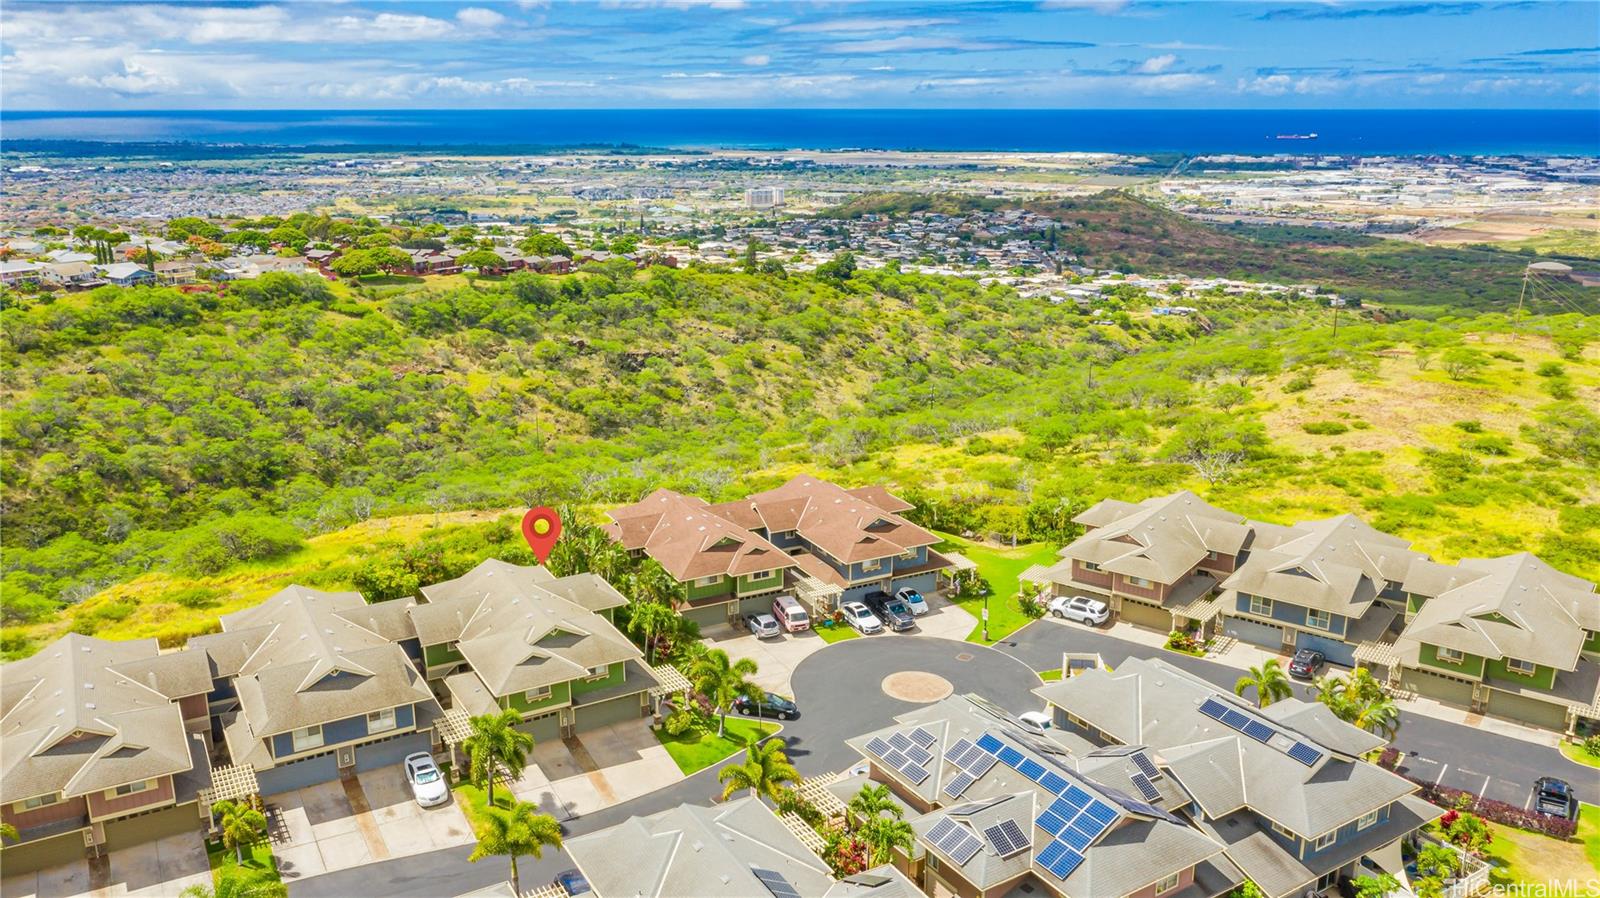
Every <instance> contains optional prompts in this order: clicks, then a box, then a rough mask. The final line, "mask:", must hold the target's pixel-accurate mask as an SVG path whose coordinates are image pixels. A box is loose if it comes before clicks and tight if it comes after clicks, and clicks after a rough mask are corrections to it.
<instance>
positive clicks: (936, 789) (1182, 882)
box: [835, 695, 1243, 898]
mask: <svg viewBox="0 0 1600 898" xmlns="http://www.w3.org/2000/svg"><path fill="white" fill-rule="evenodd" d="M1057 737H1059V738H1057ZM846 744H847V745H849V746H850V747H851V748H853V749H855V750H856V751H857V752H859V753H860V754H861V756H862V757H863V758H864V759H865V760H866V761H867V762H868V765H869V773H868V774H867V776H866V777H857V778H855V779H851V780H846V781H844V782H841V783H839V784H837V789H836V791H835V794H837V795H839V796H840V797H841V799H843V798H846V797H847V794H850V793H853V792H854V791H856V790H858V789H859V788H860V787H861V786H862V785H864V784H866V783H867V782H868V781H869V780H870V781H877V782H880V783H885V784H887V785H888V786H889V788H890V790H891V792H892V794H893V795H894V796H895V797H896V798H897V799H899V801H900V802H901V803H902V804H903V805H904V806H905V813H906V819H907V820H908V821H909V822H910V823H911V826H912V829H913V831H914V832H915V833H916V846H915V847H914V848H913V850H912V852H911V853H910V854H909V855H907V854H905V853H904V852H897V854H898V856H897V858H896V861H895V863H896V865H897V866H900V867H902V869H904V870H905V871H906V872H907V874H908V875H909V877H910V878H911V879H912V880H913V881H915V882H916V883H918V884H919V885H920V887H921V889H922V891H923V892H925V893H926V894H928V895H935V896H960V898H980V896H982V898H998V896H1002V895H1014V894H1030V895H1043V896H1073V898H1080V896H1085V898H1086V896H1094V898H1107V896H1139V898H1153V896H1160V898H1214V896H1219V895H1224V894H1227V893H1228V892H1229V891H1230V890H1232V889H1233V888H1234V887H1235V886H1237V885H1238V884H1239V883H1240V882H1242V881H1243V875H1242V874H1241V873H1240V871H1239V870H1238V868H1237V867H1236V866H1235V865H1234V864H1233V863H1232V862H1231V861H1229V859H1228V858H1227V856H1226V852H1225V849H1224V846H1223V845H1222V844H1221V843H1219V842H1217V841H1216V840H1215V839H1213V838H1212V837H1210V836H1209V835H1208V834H1206V833H1204V832H1202V831H1201V830H1200V829H1198V828H1197V827H1195V826H1194V825H1193V824H1192V823H1191V822H1190V821H1189V820H1188V819H1187V818H1186V817H1185V816H1183V813H1182V809H1183V805H1184V800H1185V798H1186V795H1185V794H1184V793H1182V792H1181V791H1180V790H1176V789H1173V788H1170V787H1169V788H1168V789H1167V790H1166V791H1165V792H1161V793H1156V794H1151V795H1148V796H1136V795H1135V794H1134V787H1133V786H1132V785H1131V783H1130V781H1129V779H1128V776H1127V774H1126V773H1125V772H1123V769H1122V767H1123V764H1122V763H1121V762H1118V763H1110V762H1101V761H1099V760H1098V759H1091V758H1090V753H1091V752H1092V751H1093V748H1094V746H1092V745H1091V744H1090V743H1089V742H1088V741H1087V740H1085V739H1083V738H1080V737H1077V736H1073V735H1072V734H1070V733H1060V734H1051V735H1040V734H1038V733H1037V732H1036V731H1033V730H1030V729H1028V728H1026V727H1025V726H1023V725H1022V724H1021V723H1020V722H1019V721H1017V720H1016V719H1015V718H1014V717H1012V716H1011V715H1010V714H1008V713H1007V712H1005V711H1004V710H1001V709H1000V708H999V707H997V706H995V705H993V704H991V703H989V702H988V701H986V700H984V699H982V698H980V697H978V696H974V695H965V696H952V697H950V698H946V699H944V700H943V701H940V702H938V703H936V704H932V705H928V706H926V707H923V708H918V709H916V710H914V711H910V712H908V713H906V714H903V715H900V716H899V717H897V718H895V722H894V724H892V725H890V726H888V727H884V728H882V729H880V730H875V731H873V732H869V733H865V734H862V735H860V736H857V737H855V738H853V739H848V740H846ZM1124 760H1125V759H1124ZM1128 763H1130V764H1131V763H1132V762H1131V761H1129V762H1128Z"/></svg>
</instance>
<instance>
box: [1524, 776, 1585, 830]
mask: <svg viewBox="0 0 1600 898" xmlns="http://www.w3.org/2000/svg"><path fill="white" fill-rule="evenodd" d="M1533 808H1534V810H1536V811H1538V812H1539V813H1541V814H1549V815H1550V816H1552V817H1561V818H1563V819H1566V820H1571V819H1572V818H1573V816H1575V815H1576V813H1577V810H1578V803H1577V801H1575V800H1574V799H1573V797H1572V786H1571V785H1570V784H1569V783H1568V782H1567V781H1566V780H1564V779H1557V778H1556V777H1553V776H1541V777H1539V778H1538V779H1536V780H1534V781H1533Z"/></svg>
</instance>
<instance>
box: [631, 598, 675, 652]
mask: <svg viewBox="0 0 1600 898" xmlns="http://www.w3.org/2000/svg"><path fill="white" fill-rule="evenodd" d="M628 607H629V613H628V632H630V633H633V634H635V635H636V636H638V637H640V638H641V639H643V640H644V651H645V661H646V663H649V664H652V665H653V664H655V663H656V660H655V659H656V655H655V651H656V637H657V636H658V635H660V634H661V633H665V632H669V631H670V630H671V629H672V628H673V627H674V626H676V625H677V622H678V620H679V615H678V612H676V611H673V610H672V608H671V607H670V606H668V605H663V604H662V603H660V602H641V601H638V600H637V599H635V600H634V602H633V604H632V605H630V606H628Z"/></svg>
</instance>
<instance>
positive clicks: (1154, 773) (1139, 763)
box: [1132, 751, 1161, 779]
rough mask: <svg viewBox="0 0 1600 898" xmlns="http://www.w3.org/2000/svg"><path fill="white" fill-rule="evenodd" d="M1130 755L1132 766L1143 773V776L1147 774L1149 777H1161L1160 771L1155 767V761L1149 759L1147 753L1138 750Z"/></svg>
mask: <svg viewBox="0 0 1600 898" xmlns="http://www.w3.org/2000/svg"><path fill="white" fill-rule="evenodd" d="M1132 757H1133V766H1135V767H1137V768H1139V772H1140V773H1142V774H1144V775H1145V776H1147V777H1149V778H1151V779H1160V778H1161V771H1160V770H1159V769H1157V767H1156V762H1154V761H1152V760H1150V756H1149V755H1147V754H1145V753H1144V752H1142V751H1138V752H1134V753H1133V755H1132Z"/></svg>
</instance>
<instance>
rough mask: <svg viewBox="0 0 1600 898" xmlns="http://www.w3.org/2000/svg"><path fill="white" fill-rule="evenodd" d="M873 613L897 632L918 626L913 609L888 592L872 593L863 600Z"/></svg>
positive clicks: (886, 625)
mask: <svg viewBox="0 0 1600 898" xmlns="http://www.w3.org/2000/svg"><path fill="white" fill-rule="evenodd" d="M862 601H863V602H865V603H867V607H868V608H870V609H872V613H873V614H876V615H877V616H878V620H881V621H883V625H884V626H885V627H888V628H889V629H891V630H894V631H895V632H899V631H901V630H909V629H911V628H912V627H915V626H916V625H917V619H916V618H915V617H913V616H912V614H911V609H910V608H908V607H906V603H905V602H902V601H900V600H899V599H896V598H893V597H891V596H890V595H889V594H888V593H886V592H870V593H867V597H866V598H864V599H862Z"/></svg>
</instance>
